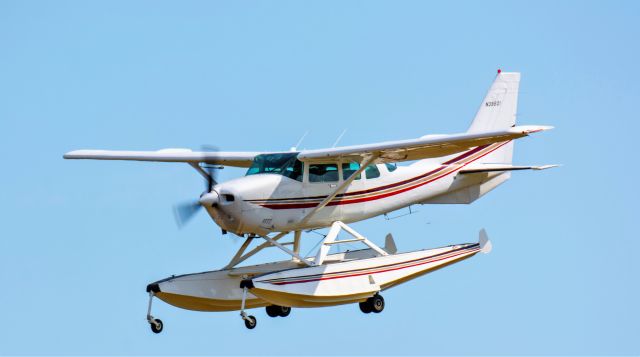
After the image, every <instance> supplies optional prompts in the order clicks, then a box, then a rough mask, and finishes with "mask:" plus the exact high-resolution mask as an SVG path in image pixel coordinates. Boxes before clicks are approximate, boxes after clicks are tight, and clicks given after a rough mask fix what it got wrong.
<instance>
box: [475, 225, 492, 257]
mask: <svg viewBox="0 0 640 357" xmlns="http://www.w3.org/2000/svg"><path fill="white" fill-rule="evenodd" d="M478 236H479V237H478V243H480V253H484V254H487V253H489V252H491V249H492V248H493V245H491V241H490V240H489V236H488V235H487V231H485V230H484V228H482V229H481V230H480V233H479V234H478Z"/></svg>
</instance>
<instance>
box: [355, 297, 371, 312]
mask: <svg viewBox="0 0 640 357" xmlns="http://www.w3.org/2000/svg"><path fill="white" fill-rule="evenodd" d="M358 305H359V306H360V311H362V312H364V313H365V314H368V313H370V312H371V311H372V310H371V305H369V299H367V301H363V302H361V303H359V304H358Z"/></svg>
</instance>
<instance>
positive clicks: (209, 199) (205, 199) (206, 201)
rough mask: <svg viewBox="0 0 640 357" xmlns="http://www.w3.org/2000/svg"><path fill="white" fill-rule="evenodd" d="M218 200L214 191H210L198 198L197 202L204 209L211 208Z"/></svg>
mask: <svg viewBox="0 0 640 357" xmlns="http://www.w3.org/2000/svg"><path fill="white" fill-rule="evenodd" d="M219 200H220V197H219V196H218V193H217V192H216V191H211V192H209V193H205V194H204V195H202V196H200V199H199V200H198V201H199V202H200V204H201V205H203V206H205V207H213V206H215V205H217V204H218V201H219Z"/></svg>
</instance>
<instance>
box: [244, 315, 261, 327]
mask: <svg viewBox="0 0 640 357" xmlns="http://www.w3.org/2000/svg"><path fill="white" fill-rule="evenodd" d="M257 324H258V321H257V320H256V318H255V317H253V316H251V315H249V316H247V317H246V318H245V319H244V325H245V326H246V327H247V328H248V329H249V330H253V329H254V328H256V325H257Z"/></svg>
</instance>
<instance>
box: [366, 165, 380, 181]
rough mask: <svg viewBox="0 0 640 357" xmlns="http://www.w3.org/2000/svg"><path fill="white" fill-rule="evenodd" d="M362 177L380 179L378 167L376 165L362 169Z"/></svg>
mask: <svg viewBox="0 0 640 357" xmlns="http://www.w3.org/2000/svg"><path fill="white" fill-rule="evenodd" d="M364 176H365V177H366V178H367V179H374V178H376V177H380V170H378V167H377V166H376V165H369V166H367V168H366V169H364Z"/></svg>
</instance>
